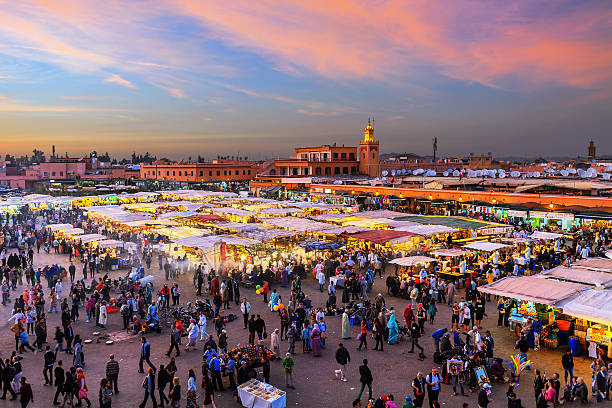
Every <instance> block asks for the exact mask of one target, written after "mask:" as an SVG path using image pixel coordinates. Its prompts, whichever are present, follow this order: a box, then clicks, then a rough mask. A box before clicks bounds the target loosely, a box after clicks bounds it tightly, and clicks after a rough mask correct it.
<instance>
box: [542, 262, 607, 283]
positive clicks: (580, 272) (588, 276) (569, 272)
mask: <svg viewBox="0 0 612 408" xmlns="http://www.w3.org/2000/svg"><path fill="white" fill-rule="evenodd" d="M539 276H541V277H547V278H554V279H562V280H566V281H570V282H576V283H583V284H585V285H595V286H601V287H604V288H608V287H610V286H612V273H610V272H604V271H594V270H591V269H585V268H567V267H565V266H557V267H556V268H553V269H550V270H548V271H544V272H542V273H540V275H539Z"/></svg>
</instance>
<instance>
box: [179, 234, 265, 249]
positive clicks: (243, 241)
mask: <svg viewBox="0 0 612 408" xmlns="http://www.w3.org/2000/svg"><path fill="white" fill-rule="evenodd" d="M172 242H174V243H176V244H178V245H182V246H186V247H190V248H199V249H202V250H206V249H211V248H214V247H215V246H217V245H220V244H221V243H225V244H226V245H238V246H250V245H257V244H259V243H260V242H259V241H256V240H253V239H249V238H242V237H239V236H235V235H208V236H205V237H189V238H180V239H175V240H173V241H172Z"/></svg>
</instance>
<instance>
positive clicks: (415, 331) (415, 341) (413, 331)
mask: <svg viewBox="0 0 612 408" xmlns="http://www.w3.org/2000/svg"><path fill="white" fill-rule="evenodd" d="M419 337H421V328H420V327H419V325H418V323H417V322H412V327H411V328H410V341H411V343H412V347H411V348H410V351H409V353H414V347H415V346H416V347H417V348H418V349H419V358H420V359H421V360H423V359H425V354H424V353H423V350H424V349H423V347H421V345H420V344H419Z"/></svg>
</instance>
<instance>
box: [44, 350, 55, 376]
mask: <svg viewBox="0 0 612 408" xmlns="http://www.w3.org/2000/svg"><path fill="white" fill-rule="evenodd" d="M44 360H45V363H44V367H43V376H44V377H45V385H53V365H54V364H55V353H54V352H53V351H51V346H47V347H46V351H45V354H44Z"/></svg>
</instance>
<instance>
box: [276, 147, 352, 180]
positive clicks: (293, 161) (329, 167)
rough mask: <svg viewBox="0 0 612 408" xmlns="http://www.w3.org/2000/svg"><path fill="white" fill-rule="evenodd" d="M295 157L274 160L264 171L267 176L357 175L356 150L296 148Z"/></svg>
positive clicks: (342, 148)
mask: <svg viewBox="0 0 612 408" xmlns="http://www.w3.org/2000/svg"><path fill="white" fill-rule="evenodd" d="M295 153H296V155H295V156H293V157H290V158H286V159H276V160H274V162H273V163H272V164H271V165H270V166H269V168H267V169H266V171H265V172H264V173H265V175H269V176H285V177H287V176H334V175H336V176H338V175H349V174H353V175H354V174H357V173H358V169H359V162H358V161H357V148H356V147H345V146H336V145H335V144H334V145H325V146H316V147H298V148H296V149H295Z"/></svg>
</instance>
